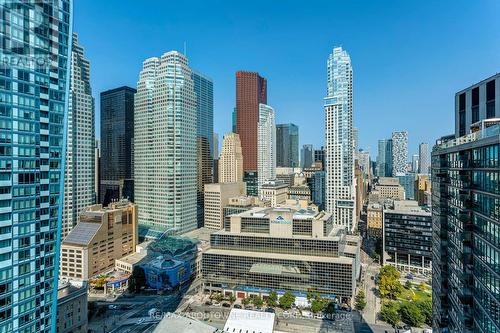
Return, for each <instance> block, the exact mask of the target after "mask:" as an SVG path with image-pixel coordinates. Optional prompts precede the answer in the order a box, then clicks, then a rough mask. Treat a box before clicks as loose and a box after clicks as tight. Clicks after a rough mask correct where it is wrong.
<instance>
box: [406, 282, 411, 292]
mask: <svg viewBox="0 0 500 333" xmlns="http://www.w3.org/2000/svg"><path fill="white" fill-rule="evenodd" d="M411 286H412V284H411V282H410V280H406V282H405V288H406V289H408V290H410V289H411Z"/></svg>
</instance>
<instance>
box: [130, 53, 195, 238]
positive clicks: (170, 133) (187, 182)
mask: <svg viewBox="0 0 500 333" xmlns="http://www.w3.org/2000/svg"><path fill="white" fill-rule="evenodd" d="M196 116H197V109H196V92H195V89H194V82H193V79H192V71H191V68H190V67H189V66H188V59H187V58H186V56H184V55H183V54H181V53H179V52H177V51H171V52H167V53H165V54H163V55H162V56H161V57H160V58H157V57H153V58H149V59H146V60H145V61H144V62H143V68H142V71H141V73H140V75H139V81H138V82H137V94H136V97H135V133H134V134H135V138H134V168H135V169H134V177H135V179H134V184H135V187H134V191H135V202H136V204H137V205H138V207H140V208H139V210H138V211H139V212H138V222H139V226H140V227H141V230H142V232H144V231H145V230H147V232H148V233H147V234H146V236H147V237H158V236H159V235H160V234H162V233H163V232H171V233H183V232H186V231H189V230H192V229H195V228H196V227H197V222H196V218H197V215H196V188H197V180H196V175H197V139H196V137H197V119H196Z"/></svg>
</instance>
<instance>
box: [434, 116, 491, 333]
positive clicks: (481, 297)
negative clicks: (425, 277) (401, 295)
mask: <svg viewBox="0 0 500 333" xmlns="http://www.w3.org/2000/svg"><path fill="white" fill-rule="evenodd" d="M497 123H498V121H497ZM488 125H492V126H489V127H488ZM480 127H483V129H482V130H480V131H476V132H474V133H471V134H468V135H466V136H464V137H459V138H457V139H453V140H448V141H445V140H442V141H441V142H439V141H438V144H437V145H436V146H434V149H433V152H432V181H433V184H432V211H433V212H432V215H433V216H432V218H433V259H432V264H433V271H432V273H433V274H432V277H433V296H432V299H433V329H434V332H457V333H458V332H460V333H462V332H485V333H486V332H488V333H489V332H500V158H499V150H500V147H499V146H500V124H496V125H494V124H493V123H489V124H488V123H487V121H486V120H485V121H483V124H482V125H481V126H480ZM448 139H449V137H448Z"/></svg>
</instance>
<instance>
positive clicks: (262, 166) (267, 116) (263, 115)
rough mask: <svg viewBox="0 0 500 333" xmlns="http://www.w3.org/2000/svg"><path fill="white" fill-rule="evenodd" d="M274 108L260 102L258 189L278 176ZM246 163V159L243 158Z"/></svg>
mask: <svg viewBox="0 0 500 333" xmlns="http://www.w3.org/2000/svg"><path fill="white" fill-rule="evenodd" d="M275 117H276V116H275V113H274V109H273V108H272V107H270V106H269V105H266V104H259V123H258V126H257V179H258V180H257V182H258V191H259V193H260V187H261V186H262V184H264V182H266V181H268V180H274V179H275V178H276V123H275ZM243 164H245V160H243Z"/></svg>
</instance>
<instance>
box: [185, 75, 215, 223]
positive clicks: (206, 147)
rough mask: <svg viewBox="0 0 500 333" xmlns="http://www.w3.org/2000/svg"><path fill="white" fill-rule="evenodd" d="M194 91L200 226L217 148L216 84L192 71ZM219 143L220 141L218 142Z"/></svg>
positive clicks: (197, 200) (197, 204) (197, 205)
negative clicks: (215, 122) (206, 186)
mask: <svg viewBox="0 0 500 333" xmlns="http://www.w3.org/2000/svg"><path fill="white" fill-rule="evenodd" d="M191 75H192V78H193V83H194V92H195V94H196V122H197V125H196V152H197V158H196V166H197V179H196V184H197V199H196V210H197V220H198V226H199V227H202V226H203V221H204V220H205V218H204V217H203V213H204V191H205V184H209V183H212V182H213V178H214V177H213V170H212V169H213V164H214V161H213V159H214V157H216V156H217V154H218V152H217V148H218V147H217V148H216V147H215V142H214V139H216V137H215V134H214V87H213V86H214V84H213V82H212V79H210V78H209V77H208V76H206V75H204V74H202V73H200V72H197V71H192V74H191ZM217 145H218V143H217Z"/></svg>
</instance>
